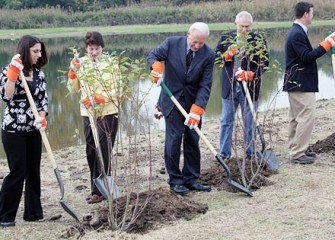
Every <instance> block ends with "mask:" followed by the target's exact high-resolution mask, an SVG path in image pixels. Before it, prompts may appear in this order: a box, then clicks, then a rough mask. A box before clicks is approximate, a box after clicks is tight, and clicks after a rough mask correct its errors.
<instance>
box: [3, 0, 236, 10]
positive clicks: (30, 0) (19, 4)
mask: <svg viewBox="0 0 335 240" xmlns="http://www.w3.org/2000/svg"><path fill="white" fill-rule="evenodd" d="M216 1H217V0H166V1H164V0H93V1H89V0H10V1H8V0H7V1H6V0H1V1H0V8H2V9H14V10H21V9H29V8H45V7H60V8H62V9H65V10H74V11H92V10H99V9H105V8H114V7H127V6H132V5H136V4H142V3H146V4H148V5H157V4H170V5H174V6H180V5H185V4H192V3H195V4H196V3H204V2H216ZM229 1H232V0H229Z"/></svg>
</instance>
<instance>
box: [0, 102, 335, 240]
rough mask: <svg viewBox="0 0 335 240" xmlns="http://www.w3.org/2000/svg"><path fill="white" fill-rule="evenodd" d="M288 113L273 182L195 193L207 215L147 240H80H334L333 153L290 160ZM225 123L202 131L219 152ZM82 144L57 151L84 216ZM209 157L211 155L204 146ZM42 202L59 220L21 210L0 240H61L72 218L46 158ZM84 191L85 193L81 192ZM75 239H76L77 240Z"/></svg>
mask: <svg viewBox="0 0 335 240" xmlns="http://www.w3.org/2000/svg"><path fill="white" fill-rule="evenodd" d="M334 111H335V99H331V100H321V101H318V103H317V116H318V117H317V124H316V127H315V129H314V131H313V139H312V142H313V143H314V142H316V141H317V140H322V139H324V138H325V137H327V136H328V135H330V134H331V133H332V132H333V128H334V121H335V115H334V114H330V113H333V112H334ZM287 119H288V110H287V109H281V110H279V111H277V113H276V115H275V119H274V122H275V123H276V129H277V130H276V131H278V137H277V143H276V148H275V152H276V154H277V156H278V158H279V159H280V161H281V168H280V172H279V174H276V175H273V176H271V178H270V180H271V181H272V182H273V183H274V184H273V185H271V186H268V187H263V188H261V189H260V190H258V191H256V192H254V197H253V198H249V197H246V196H245V195H244V194H238V193H229V192H224V191H216V190H215V189H214V190H213V191H212V192H210V193H194V194H192V195H191V199H193V200H195V201H199V202H204V203H207V204H208V206H209V210H208V212H207V213H206V214H204V215H201V216H199V217H197V218H195V219H193V220H191V221H186V220H180V221H178V222H176V223H174V224H172V225H169V226H161V227H159V228H157V229H155V230H153V231H151V232H150V233H148V234H145V235H131V234H126V233H116V232H87V233H86V235H85V236H84V237H82V238H81V239H83V240H88V239H95V240H100V239H112V238H115V239H139V240H140V239H143V240H148V239H155V240H157V239H180V240H182V239H183V240H184V239H234V240H235V239H241V240H244V239H255V240H261V239H264V240H265V239H294V240H296V239H299V240H300V239H311V240H314V239H315V240H319V239H334V238H335V228H334V227H333V226H334V221H335V211H334V209H335V203H334V201H333V199H334V198H335V185H334V184H333V182H334V173H335V157H334V156H333V154H332V153H329V154H324V153H323V154H320V155H319V157H318V159H317V162H316V163H315V164H313V165H309V166H299V165H292V164H290V163H289V162H288V157H287V127H288V122H287ZM218 126H219V120H217V121H211V122H205V124H204V126H203V131H204V134H205V135H206V136H207V137H208V139H209V141H210V142H211V143H213V145H214V146H215V147H217V145H218V144H217V143H218V138H219V136H218ZM163 136H164V134H162V133H158V134H153V136H152V141H153V144H155V145H154V146H153V148H155V147H156V149H160V150H159V151H156V152H155V156H154V159H155V160H156V161H155V165H154V166H153V170H154V172H155V174H154V176H156V180H155V185H156V186H159V185H163V186H166V187H167V184H166V183H165V180H166V179H165V178H166V175H161V174H158V173H157V171H158V170H159V169H160V167H161V165H162V164H161V155H162V151H161V150H162V149H161V148H160V147H157V146H156V144H158V145H161V142H162V138H163ZM83 149H84V148H83V146H79V147H70V148H67V149H63V150H61V151H56V152H55V157H56V161H57V162H58V164H59V167H60V169H61V174H62V177H63V179H64V183H65V187H66V189H65V192H66V195H65V200H66V201H68V203H70V204H71V205H72V207H73V208H74V209H75V210H76V211H77V213H78V214H79V215H80V217H82V216H84V215H88V214H90V213H92V212H94V211H95V210H96V209H97V208H98V206H99V205H87V204H86V202H85V199H84V198H85V197H86V195H87V194H88V191H89V190H88V189H86V188H85V187H88V179H87V178H88V168H87V164H86V160H85V153H84V151H83ZM202 155H203V159H207V158H208V159H210V158H211V156H210V155H211V153H210V152H209V151H208V149H206V148H205V147H204V146H203V145H202ZM6 171H7V164H6V161H5V160H1V161H0V173H1V174H2V175H3V174H4V173H5V172H6ZM42 171H43V173H42V186H43V189H42V203H43V207H44V212H45V218H46V219H49V218H51V217H53V216H56V215H58V214H62V215H63V217H62V218H60V219H59V220H56V221H48V220H46V221H43V222H37V223H28V222H24V221H23V220H22V206H20V209H19V212H18V216H17V226H16V227H15V228H9V229H4V230H1V229H0V239H6V240H21V239H31V240H37V239H59V237H60V235H61V234H62V233H63V232H64V231H65V230H66V229H67V228H68V227H69V226H71V225H72V224H74V223H75V222H74V220H73V219H71V218H70V217H69V216H68V215H67V214H66V213H64V212H63V210H62V209H61V207H60V206H59V205H58V200H57V199H58V194H59V189H58V184H57V183H56V182H55V177H54V174H53V170H52V169H51V167H50V166H49V162H48V160H47V159H46V157H45V156H44V157H43V166H42ZM81 188H82V190H80V189H81ZM70 239H76V237H75V236H74V237H72V238H70Z"/></svg>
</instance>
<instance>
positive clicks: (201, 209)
mask: <svg viewBox="0 0 335 240" xmlns="http://www.w3.org/2000/svg"><path fill="white" fill-rule="evenodd" d="M254 161H255V160H252V161H250V160H249V161H246V164H245V169H246V171H245V174H246V176H247V178H248V180H250V179H252V177H253V180H252V181H251V183H250V184H249V185H250V188H252V189H258V188H260V187H262V186H267V185H270V184H271V182H270V181H269V180H268V178H267V177H268V176H270V175H271V174H274V173H275V172H273V171H267V170H266V168H265V166H263V167H262V168H261V170H260V172H258V173H257V176H254V174H255V172H256V170H257V169H258V167H257V164H255V162H254ZM226 164H227V166H228V167H229V169H230V171H231V174H232V177H233V180H235V181H236V182H239V183H241V184H242V181H241V179H242V178H241V173H240V170H239V166H241V164H242V159H235V158H231V159H229V160H226ZM258 170H259V169H258ZM199 182H201V183H202V184H205V185H210V186H212V187H213V188H216V189H217V190H224V191H230V192H236V190H235V189H233V188H232V187H231V185H229V184H228V183H227V173H226V172H225V170H224V168H223V167H222V166H221V165H220V164H219V163H218V162H215V163H212V164H211V166H210V167H209V168H207V169H205V170H203V171H202V172H201V177H200V179H199ZM114 206H115V209H114V210H113V211H114V212H115V213H118V214H117V221H116V222H117V223H120V222H122V218H123V217H124V213H125V208H126V207H128V214H127V216H126V218H127V219H126V223H127V224H128V223H129V222H130V221H131V220H132V219H131V218H132V215H133V211H132V210H133V209H134V208H135V206H137V208H142V207H143V211H142V212H141V214H140V215H139V216H138V218H136V220H135V221H134V222H133V223H132V224H131V225H129V228H127V229H124V231H126V232H128V233H139V234H144V233H147V232H148V231H150V230H152V229H154V228H157V227H158V226H159V225H162V224H169V223H171V222H172V221H176V220H178V219H181V218H184V219H186V220H190V219H192V218H194V217H195V216H196V215H198V214H204V213H206V212H207V210H208V206H207V205H206V204H201V203H197V202H195V201H192V200H191V199H190V197H189V196H186V197H182V196H179V195H176V194H175V193H173V192H171V191H170V190H168V189H167V188H158V189H152V190H151V191H146V192H141V193H139V195H137V194H136V193H132V194H131V197H130V201H129V202H128V203H127V197H126V196H123V197H121V198H119V199H117V202H116V203H115V204H114ZM129 207H130V211H129ZM108 214H109V211H108V206H107V205H106V206H104V207H101V208H100V209H99V211H98V212H97V213H96V214H95V215H94V216H93V215H87V216H85V217H84V218H83V221H82V222H81V223H80V224H78V225H76V226H73V227H71V229H69V230H68V231H67V232H66V233H65V234H64V235H63V237H69V236H73V235H74V234H78V232H79V235H81V236H82V235H84V234H85V232H86V231H92V230H99V231H104V230H113V229H112V227H111V226H110V224H109V222H108Z"/></svg>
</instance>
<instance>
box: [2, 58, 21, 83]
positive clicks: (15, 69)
mask: <svg viewBox="0 0 335 240" xmlns="http://www.w3.org/2000/svg"><path fill="white" fill-rule="evenodd" d="M23 67H24V66H23V64H22V61H21V59H20V54H16V55H15V56H14V57H13V58H12V61H11V62H10V65H9V68H8V70H7V72H6V76H7V77H8V79H9V80H11V81H13V82H16V80H17V79H18V77H19V74H20V72H21V71H22V69H23Z"/></svg>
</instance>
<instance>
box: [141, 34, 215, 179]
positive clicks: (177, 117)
mask: <svg viewBox="0 0 335 240" xmlns="http://www.w3.org/2000/svg"><path fill="white" fill-rule="evenodd" d="M186 52H187V36H176V37H169V38H167V39H166V40H165V41H164V42H163V43H162V44H161V45H160V46H159V47H157V48H155V49H153V50H152V51H151V52H150V53H149V54H148V56H147V61H148V63H149V65H150V67H151V66H152V64H153V63H154V62H155V61H164V62H165V72H164V77H163V79H164V83H165V84H166V85H167V87H168V88H169V89H170V91H171V92H172V94H173V96H174V97H175V98H176V99H177V100H178V101H179V103H180V104H181V105H182V106H183V107H184V109H185V110H186V111H187V112H189V111H190V109H191V106H192V104H194V103H195V104H196V105H198V106H199V107H202V108H203V109H205V108H206V105H207V102H208V99H209V95H210V90H211V85H212V81H213V66H214V59H215V53H214V51H213V50H212V49H211V48H210V47H208V46H207V45H206V44H205V45H204V46H203V47H202V48H200V49H199V50H198V51H197V52H195V55H194V58H193V61H192V63H191V65H190V67H189V69H188V71H187V70H186ZM158 105H159V106H160V107H161V111H162V113H163V115H164V117H165V123H166V134H165V154H164V156H165V157H164V158H165V165H166V168H167V172H168V173H169V177H170V178H169V184H171V185H182V184H191V183H193V182H195V180H196V179H197V178H199V176H200V149H199V136H198V135H197V133H196V132H195V131H194V130H190V129H189V127H187V126H185V125H184V121H185V118H184V117H183V116H182V114H181V113H180V112H179V110H178V109H177V108H176V107H175V106H174V103H173V102H172V101H171V100H170V98H169V97H168V95H167V94H166V93H165V92H164V91H161V94H160V97H159V101H158ZM199 127H200V125H199ZM182 140H183V148H184V149H183V150H184V167H183V170H182V171H180V169H179V163H180V148H181V142H182Z"/></svg>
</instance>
